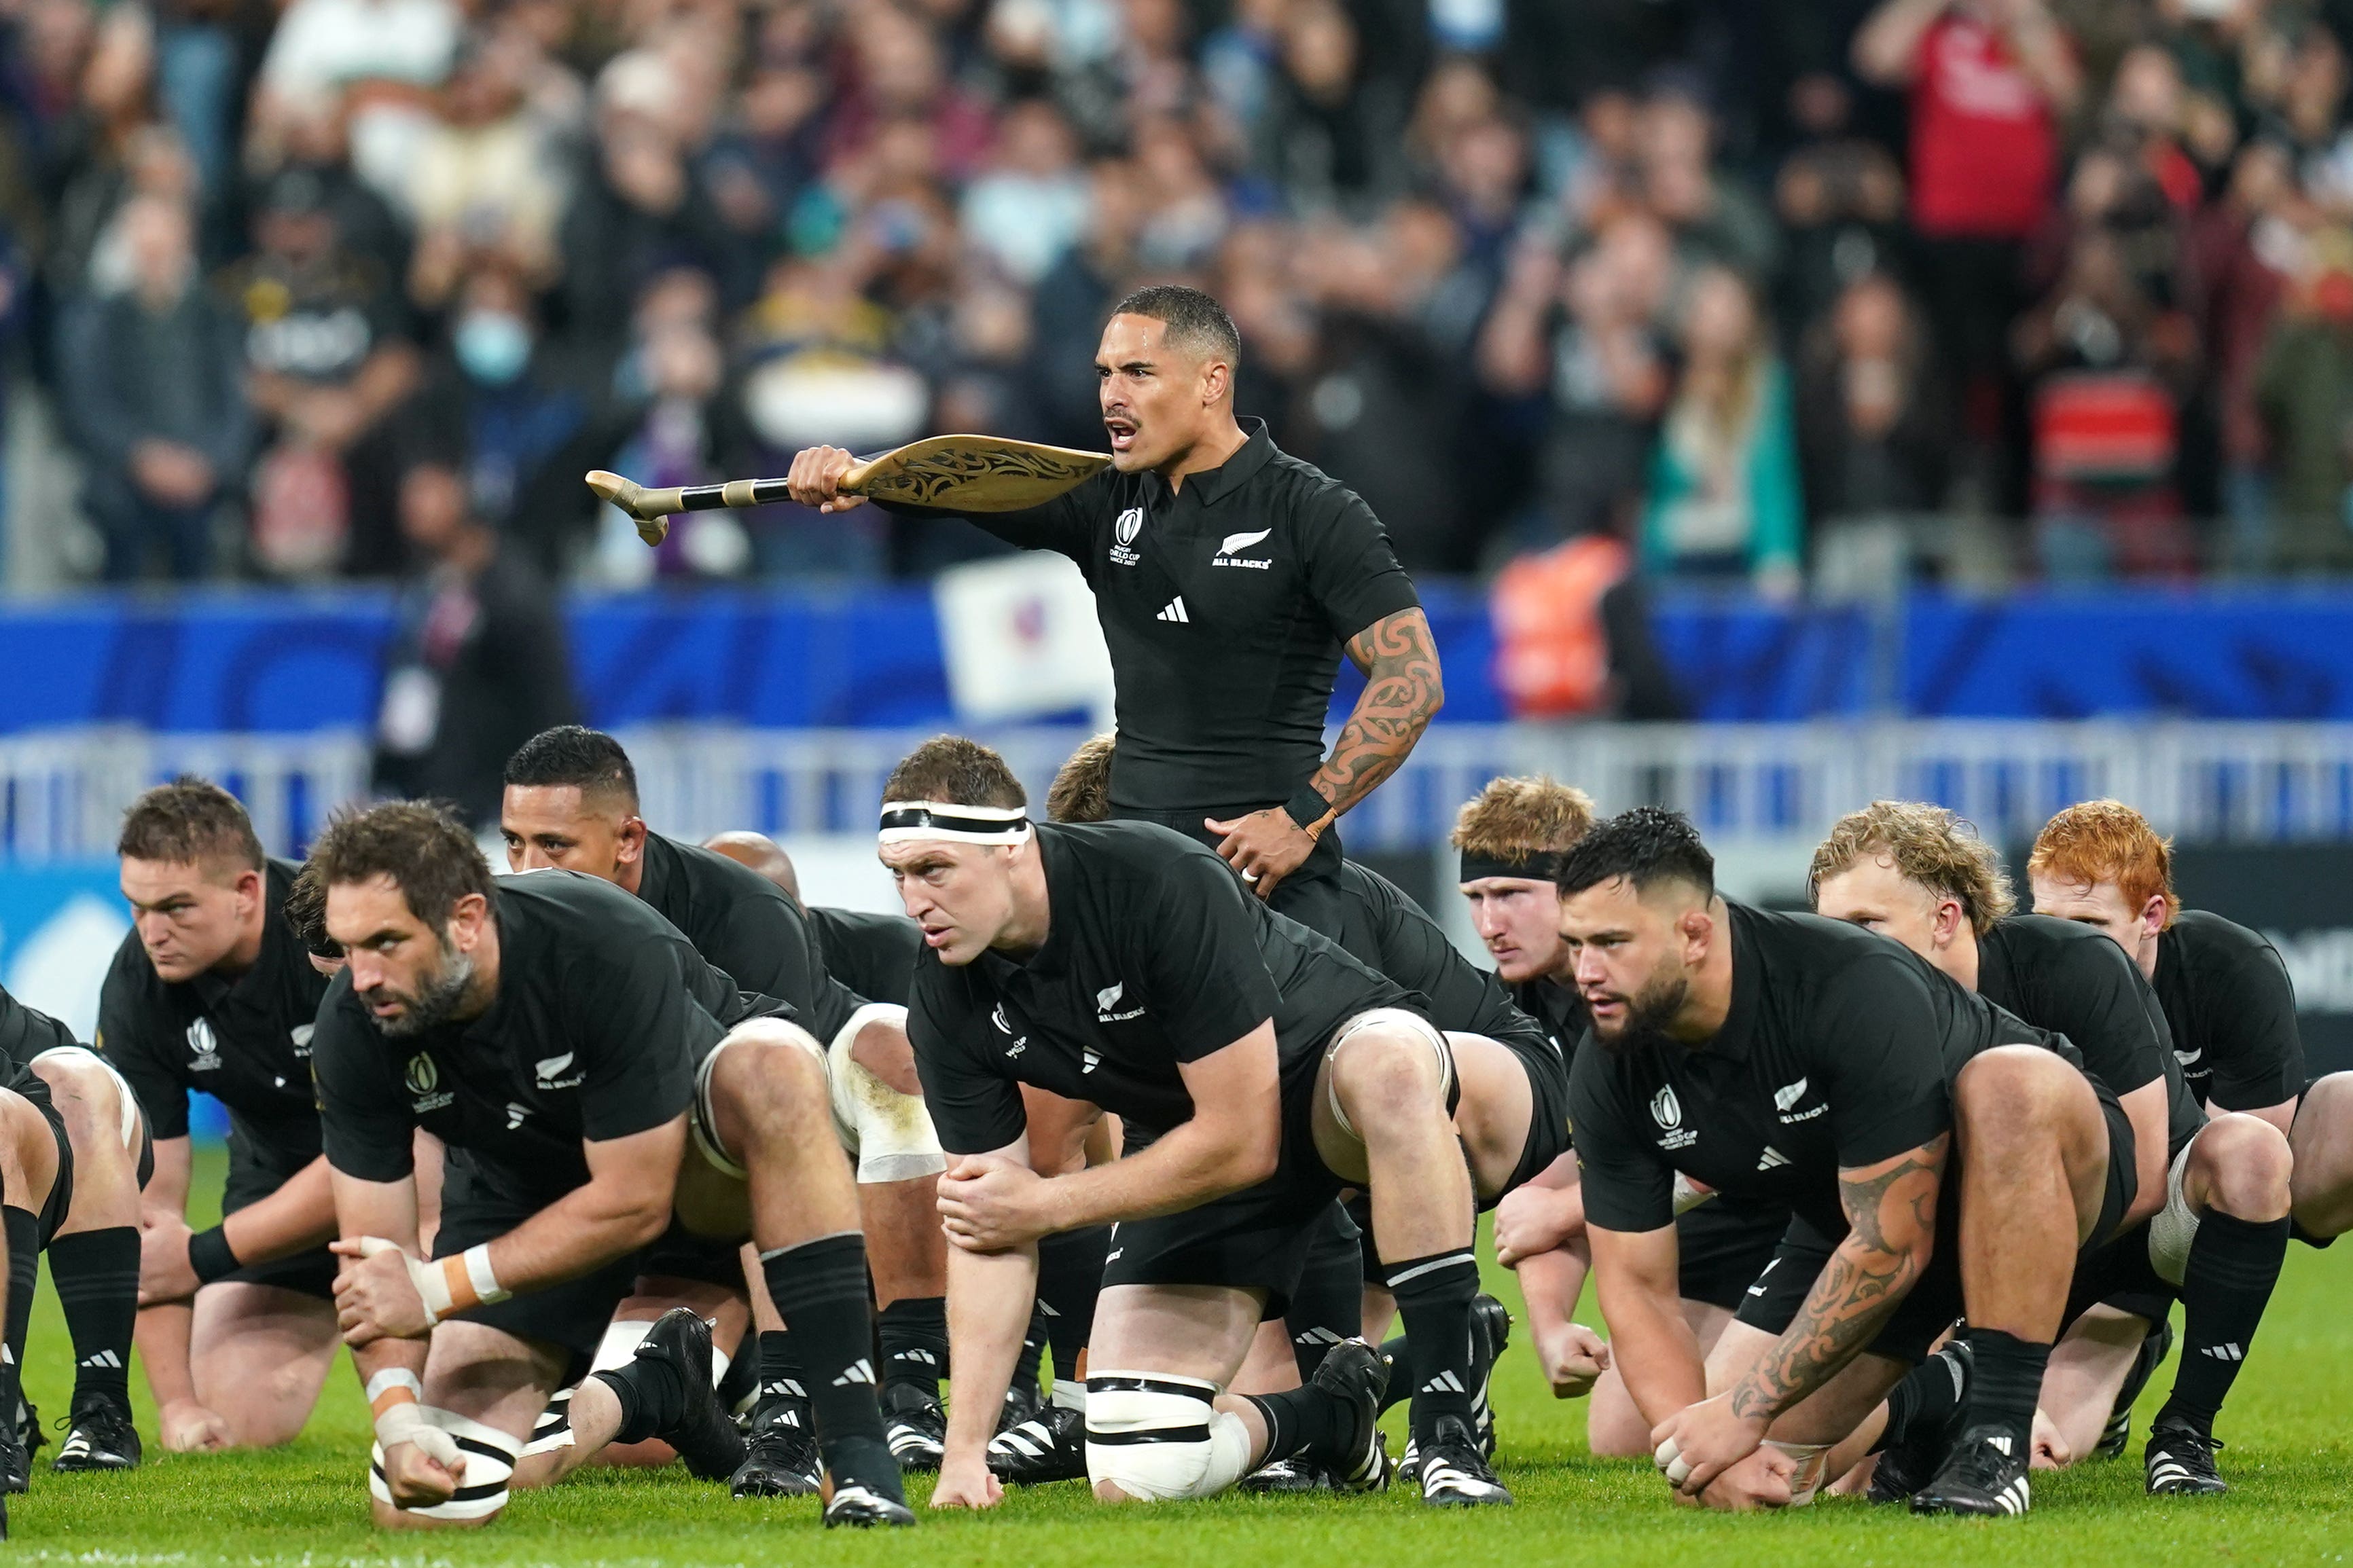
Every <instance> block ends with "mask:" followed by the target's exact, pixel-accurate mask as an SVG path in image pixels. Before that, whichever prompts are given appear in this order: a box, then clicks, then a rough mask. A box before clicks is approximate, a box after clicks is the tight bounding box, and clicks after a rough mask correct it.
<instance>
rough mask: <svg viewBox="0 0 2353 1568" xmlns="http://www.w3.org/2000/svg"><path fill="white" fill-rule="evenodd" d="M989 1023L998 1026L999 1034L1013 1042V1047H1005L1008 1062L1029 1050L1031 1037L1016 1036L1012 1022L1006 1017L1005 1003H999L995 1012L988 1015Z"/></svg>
mask: <svg viewBox="0 0 2353 1568" xmlns="http://www.w3.org/2000/svg"><path fill="white" fill-rule="evenodd" d="M988 1021H989V1022H990V1023H992V1024H994V1025H996V1026H997V1032H998V1033H999V1034H1001V1035H1005V1036H1007V1037H1009V1038H1010V1039H1011V1040H1012V1041H1013V1043H1012V1044H1011V1045H1009V1046H1008V1047H1005V1056H1006V1059H1007V1060H1008V1061H1010V1060H1011V1059H1012V1058H1015V1057H1018V1056H1019V1055H1020V1054H1021V1053H1022V1052H1023V1051H1026V1050H1028V1049H1029V1036H1027V1035H1016V1034H1014V1033H1013V1024H1012V1021H1011V1020H1010V1019H1008V1018H1007V1017H1006V1016H1005V1004H1004V1003H1002V1002H999V1003H998V1004H997V1006H996V1008H995V1010H993V1011H992V1012H991V1013H990V1014H989V1015H988Z"/></svg>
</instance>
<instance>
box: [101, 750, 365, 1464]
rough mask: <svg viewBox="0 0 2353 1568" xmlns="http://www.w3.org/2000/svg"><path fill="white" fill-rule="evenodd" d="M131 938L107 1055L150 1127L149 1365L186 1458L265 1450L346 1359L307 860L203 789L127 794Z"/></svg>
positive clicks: (169, 1434) (106, 1007)
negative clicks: (195, 1150) (298, 861)
mask: <svg viewBox="0 0 2353 1568" xmlns="http://www.w3.org/2000/svg"><path fill="white" fill-rule="evenodd" d="M117 847H118V849H119V851H120V853H121V858H122V872H121V875H122V894H123V897H124V898H125V899H127V900H130V903H131V908H132V914H133V916H134V917H135V919H134V921H133V925H132V931H131V933H130V934H129V935H128V936H126V937H124V939H123V942H122V947H121V951H119V952H116V954H115V956H114V963H113V966H112V967H111V969H110V970H109V971H108V972H107V976H106V983H105V985H104V987H103V988H102V989H101V990H100V993H99V1011H98V1020H99V1047H100V1050H101V1051H102V1052H103V1053H104V1054H105V1056H106V1058H107V1059H108V1060H109V1061H111V1062H112V1063H113V1064H114V1065H115V1067H116V1068H118V1069H119V1070H120V1071H121V1073H122V1075H123V1076H124V1077H125V1078H127V1079H130V1081H131V1084H132V1088H133V1089H136V1090H137V1091H138V1095H139V1100H140V1102H141V1103H142V1105H143V1106H144V1107H145V1108H146V1110H147V1114H148V1117H149V1119H150V1125H151V1126H152V1127H153V1130H154V1133H155V1171H154V1174H153V1176H152V1177H151V1178H150V1179H149V1180H148V1183H147V1186H146V1192H145V1194H144V1209H145V1217H144V1222H143V1223H144V1237H143V1241H144V1259H143V1263H142V1279H141V1291H142V1295H143V1296H144V1297H145V1298H146V1300H148V1302H149V1303H150V1304H149V1305H148V1306H146V1307H145V1308H144V1309H142V1311H141V1312H140V1315H139V1353H140V1358H141V1360H142V1363H144V1364H145V1366H146V1369H147V1381H148V1383H149V1384H150V1385H151V1386H152V1387H153V1389H154V1391H155V1404H156V1405H157V1408H158V1412H159V1425H160V1426H161V1429H162V1436H163V1440H164V1447H165V1448H167V1449H170V1450H172V1451H173V1452H175V1453H178V1452H188V1451H199V1450H205V1449H213V1448H223V1447H266V1446H268V1445H271V1444H276V1443H283V1442H287V1441H289V1440H290V1439H291V1438H292V1437H293V1436H295V1435H296V1434H297V1433H299V1432H301V1429H302V1425H303V1423H304V1422H305V1421H307V1420H309V1419H310V1415H311V1406H312V1405H315V1404H316V1403H317V1402H318V1397H319V1389H320V1387H321V1385H322V1384H323V1383H324V1382H325V1380H326V1376H327V1368H328V1367H329V1366H330V1365H331V1364H332V1363H333V1361H334V1356H335V1345H336V1343H337V1336H336V1331H335V1308H334V1295H335V1292H334V1279H335V1260H334V1258H333V1257H332V1255H331V1254H330V1253H329V1252H328V1251H327V1243H328V1242H330V1241H332V1239H334V1235H335V1202H334V1195H333V1194H332V1192H330V1191H329V1189H328V1183H327V1163H326V1160H325V1159H324V1157H323V1156H322V1154H321V1153H320V1152H319V1111H318V1107H317V1103H316V1100H315V1098H314V1091H313V1089H311V1028H312V1025H313V1022H314V1020H315V1019H316V1017H317V1016H318V1011H319V998H320V997H321V996H322V995H324V994H326V990H327V977H326V976H325V975H323V974H322V973H319V971H318V970H317V969H316V968H314V967H313V966H312V964H311V956H310V953H309V952H307V951H306V950H305V949H304V946H303V944H302V942H301V939H300V938H299V937H297V935H296V934H295V932H294V931H293V929H292V927H291V926H290V924H289V922H288V919H287V915H286V903H287V898H288V895H289V893H290V891H291V889H292V887H293V884H294V879H295V877H296V874H297V868H295V867H294V866H292V865H290V864H289V863H288V862H285V861H282V860H271V859H269V858H266V857H265V856H264V855H263V854H262V850H261V840H260V839H259V837H256V836H255V834H254V831H253V824H252V823H251V822H250V821H249V820H248V818H247V816H246V814H245V807H244V806H242V805H239V804H238V803H237V797H236V796H234V795H230V794H229V793H228V792H227V790H225V789H222V788H221V787H219V786H218V785H217V784H208V783H206V781H204V780H202V779H195V778H182V779H176V780H174V781H173V782H172V783H170V784H159V785H158V786H156V787H155V788H153V789H151V790H149V791H148V792H147V793H146V794H145V795H141V796H140V797H139V798H138V800H137V801H135V802H133V803H132V807H131V809H130V811H129V812H128V813H127V814H125V816H124V817H123V820H122V834H121V841H120V843H119V845H118V846H117ZM194 1093H205V1094H210V1095H212V1096H214V1097H215V1098H216V1099H217V1100H219V1101H220V1102H221V1104H222V1105H223V1106H225V1107H226V1108H227V1110H228V1117H229V1139H228V1185H227V1189H226V1191H225V1192H224V1193H223V1194H222V1199H221V1211H222V1215H223V1219H222V1222H221V1223H220V1224H219V1225H217V1226H213V1227H212V1228H211V1229H209V1230H206V1231H202V1232H191V1231H190V1230H189V1228H188V1225H187V1221H186V1218H185V1211H186V1207H187V1200H188V1177H189V1168H190V1155H189V1142H188V1097H189V1096H190V1095H191V1094H194Z"/></svg>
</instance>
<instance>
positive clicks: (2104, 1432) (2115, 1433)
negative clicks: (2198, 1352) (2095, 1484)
mask: <svg viewBox="0 0 2353 1568" xmlns="http://www.w3.org/2000/svg"><path fill="white" fill-rule="evenodd" d="M2172 1352H2173V1321H2172V1320H2171V1319H2170V1318H2168V1319H2167V1320H2166V1321H2163V1322H2161V1323H2159V1324H2158V1325H2157V1327H2155V1328H2153V1329H2151V1330H2150V1331H2148V1333H2147V1335H2146V1336H2144V1337H2143V1338H2142V1340H2141V1342H2140V1350H2139V1352H2138V1353H2137V1354H2136V1355H2134V1357H2133V1363H2132V1370H2131V1371H2130V1372H2128V1373H2125V1385H2124V1386H2123V1387H2122V1388H2120V1389H2118V1390H2117V1391H2116V1408H2115V1409H2114V1410H2113V1411H2112V1412H2111V1413H2110V1414H2109V1415H2108V1424H2107V1425H2106V1426H2103V1427H2102V1428H2100V1440H2099V1441H2098V1442H2097V1443H2095V1444H2094V1445H2093V1447H2092V1457H2093V1458H2095V1459H2121V1458H2124V1453H2125V1450H2126V1448H2128V1447H2131V1446H2132V1413H2133V1405H2135V1404H2137V1402H2138V1401H2139V1399H2140V1391H2141V1390H2142V1389H2144V1388H2147V1386H2148V1380H2149V1379H2150V1377H2152V1376H2153V1375H2155V1374H2156V1372H2157V1369H2158V1366H2159V1365H2160V1364H2161V1363H2163V1362H2164V1360H2165V1358H2166V1357H2167V1356H2168V1355H2170V1354H2171V1353H2172Z"/></svg>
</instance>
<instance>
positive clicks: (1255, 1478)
mask: <svg viewBox="0 0 2353 1568" xmlns="http://www.w3.org/2000/svg"><path fill="white" fill-rule="evenodd" d="M1234 1489H1235V1490H1236V1491H1240V1492H1249V1493H1250V1494H1251V1495H1252V1496H1254V1497H1287V1496H1292V1495H1294V1494H1296V1493H1299V1492H1322V1491H1330V1490H1331V1489H1332V1477H1331V1475H1330V1473H1329V1472H1328V1471H1326V1470H1325V1469H1324V1467H1323V1466H1321V1465H1318V1464H1316V1463H1314V1461H1312V1460H1308V1459H1297V1458H1293V1459H1277V1460H1275V1461H1274V1462H1273V1463H1272V1464H1268V1465H1261V1466H1260V1467H1259V1468H1257V1469H1255V1470H1252V1471H1251V1472H1250V1474H1249V1475H1246V1476H1244V1477H1243V1478H1242V1479H1240V1480H1239V1481H1237V1482H1235V1483H1234Z"/></svg>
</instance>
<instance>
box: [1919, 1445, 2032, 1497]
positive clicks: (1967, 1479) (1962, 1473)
mask: <svg viewBox="0 0 2353 1568" xmlns="http://www.w3.org/2000/svg"><path fill="white" fill-rule="evenodd" d="M2032 1447H2033V1446H2032V1445H2031V1444H2030V1443H2023V1442H2021V1441H2020V1440H2019V1439H2018V1437H2017V1436H2016V1435H2015V1434H2014V1433H2012V1432H2011V1431H2010V1430H2009V1429H2008V1428H2007V1427H2002V1426H1972V1427H1970V1428H1969V1429H1968V1431H1966V1432H1963V1433H1962V1434H1961V1440H1960V1441H1959V1442H1958V1443H1957V1444H1956V1445H1955V1446H1954V1448H1953V1453H1952V1457H1951V1458H1947V1460H1946V1461H1945V1466H1944V1468H1942V1469H1940V1470H1938V1471H1937V1472H1936V1479H1934V1480H1932V1481H1930V1482H1929V1483H1928V1484H1927V1485H1926V1486H1925V1487H1922V1488H1921V1489H1919V1490H1918V1491H1916V1492H1914V1493H1913V1494H1912V1511H1913V1512H1914V1513H1964V1514H1979V1515H1985V1516H1989V1517H1995V1518H1998V1517H2000V1516H2001V1515H2003V1514H2012V1513H2024V1512H2025V1511H2026V1510H2027V1509H2028V1508H2029V1507H2030V1506H2031V1504H2032V1502H2033V1500H2034V1499H2033V1490H2032V1489H2031V1487H2030V1486H2029V1485H2028V1484H2027V1479H2026V1471H2027V1462H2028V1460H2029V1459H2030V1458H2031V1450H2032Z"/></svg>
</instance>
